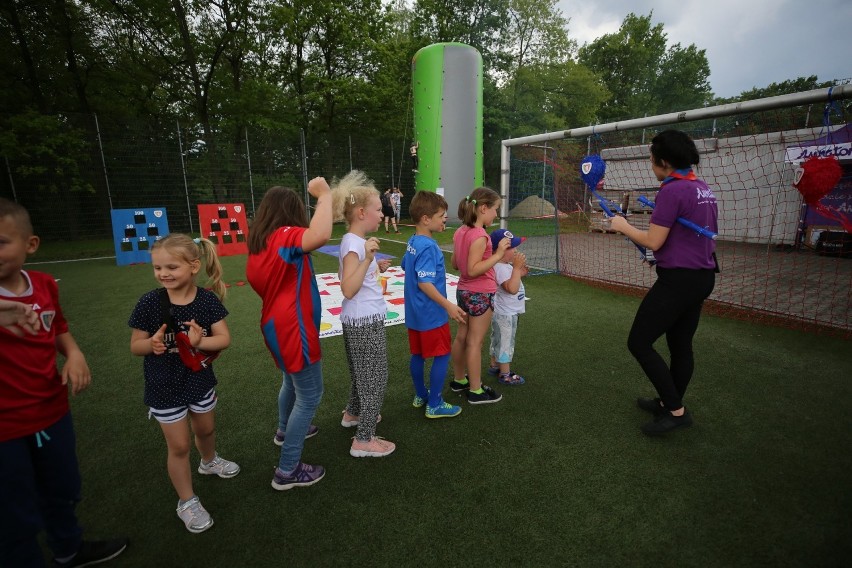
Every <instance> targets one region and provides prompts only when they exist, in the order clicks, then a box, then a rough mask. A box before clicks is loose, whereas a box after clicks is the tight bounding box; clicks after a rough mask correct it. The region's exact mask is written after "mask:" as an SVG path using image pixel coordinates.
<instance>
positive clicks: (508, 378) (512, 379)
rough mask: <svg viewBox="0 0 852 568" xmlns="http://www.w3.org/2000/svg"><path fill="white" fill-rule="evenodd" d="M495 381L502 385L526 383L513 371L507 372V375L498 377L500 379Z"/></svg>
mask: <svg viewBox="0 0 852 568" xmlns="http://www.w3.org/2000/svg"><path fill="white" fill-rule="evenodd" d="M497 380H498V381H500V384H503V385H522V384H524V383H525V382H526V381H525V380H524V378H523V377H522V376H520V375H518V374H516V373H515V372H514V371H509V373H508V374H507V375H500V378H499V379H497Z"/></svg>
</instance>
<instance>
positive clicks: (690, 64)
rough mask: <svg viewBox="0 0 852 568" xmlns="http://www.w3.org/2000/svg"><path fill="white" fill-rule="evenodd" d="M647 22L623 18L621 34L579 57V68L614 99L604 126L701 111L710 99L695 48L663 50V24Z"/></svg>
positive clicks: (704, 66)
mask: <svg viewBox="0 0 852 568" xmlns="http://www.w3.org/2000/svg"><path fill="white" fill-rule="evenodd" d="M652 15H653V12H651V14H649V15H648V16H636V15H635V14H633V13H630V14H628V15H627V17H626V18H625V19H624V21H623V22H622V24H621V27H620V28H619V30H618V31H617V32H615V33H613V34H606V35H603V36H601V37H599V38H598V39H596V40H595V41H593V42H591V43H590V44H587V45H584V46H583V47H581V48H580V51H579V62H580V63H582V64H584V65H586V66H587V67H589V68H590V69H591V70H592V71H594V72H595V73H597V74H598V75H599V76H600V77H601V80H602V81H603V84H604V85H605V86H606V88H607V89H608V90H609V92H610V93H611V94H612V98H611V99H610V100H609V101H607V102H606V103H604V105H603V107H602V108H601V111H600V114H599V119H600V120H601V121H602V122H609V121H612V120H618V119H625V118H635V117H640V116H643V115H654V114H660V113H665V112H673V111H675V110H684V109H688V108H695V107H700V106H702V105H704V104H706V103H707V102H709V100H710V98H711V91H710V84H709V82H708V78H709V77H710V65H709V64H708V63H707V57H706V53H705V51H704V50H703V49H698V48H697V47H696V46H695V45H694V44H690V45H689V46H688V47H686V48H683V47H681V45H680V44H675V45H673V46H671V47H670V48H668V49H666V41H667V36H666V34H665V32H664V31H663V24H657V25H653V26H652V25H651V17H652Z"/></svg>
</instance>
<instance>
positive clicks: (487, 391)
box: [467, 385, 503, 404]
mask: <svg viewBox="0 0 852 568" xmlns="http://www.w3.org/2000/svg"><path fill="white" fill-rule="evenodd" d="M502 398H503V395H502V394H499V393H498V392H497V391H496V390H494V389H492V388H491V387H487V386H485V385H482V392H481V393H475V392H471V391H467V401H468V402H469V403H471V404H491V403H492V402H500V400H501V399H502Z"/></svg>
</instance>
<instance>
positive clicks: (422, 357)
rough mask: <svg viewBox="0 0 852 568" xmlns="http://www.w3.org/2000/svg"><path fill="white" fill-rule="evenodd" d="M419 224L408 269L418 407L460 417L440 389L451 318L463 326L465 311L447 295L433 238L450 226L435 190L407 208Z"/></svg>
mask: <svg viewBox="0 0 852 568" xmlns="http://www.w3.org/2000/svg"><path fill="white" fill-rule="evenodd" d="M409 212H410V213H411V218H412V220H413V221H414V224H415V232H414V236H412V237H411V238H410V239H408V246H407V247H406V251H405V256H403V257H402V268H403V270H405V326H406V327H407V328H408V345H409V348H410V349H411V363H410V369H411V380H412V381H413V383H414V402H413V403H412V405H413V406H414V408H421V407H422V406H423V405H424V404H425V405H426V418H449V417H452V416H457V415H458V414H459V413H460V412H461V408H460V407H458V406H453V405H451V404H449V403H447V402H444V400H443V398H442V396H441V393H442V392H443V390H444V379H445V378H446V376H447V367H448V365H449V361H450V324H449V318H452V319H454V320H455V321H457V322H459V325H463V324H464V321H465V313H464V311H463V310H462V309H461V308H459V307H458V306H456V305H455V304H453V303H452V302H451V301H449V300H448V299H447V277H446V271H445V269H444V253H443V252H442V251H441V249H440V248H439V247H438V243H436V242H435V239H433V238H432V234H433V233H438V232H441V231H443V230H444V229H445V228H446V226H447V201H446V200H445V199H444V198H443V197H442V196H440V195H438V194H437V193H434V192H431V191H418V192H417V193H416V194H415V195H414V198H413V199H412V200H411V205H410V207H409ZM430 358H431V359H432V369H431V370H430V371H429V389H428V390H427V389H426V384H425V381H424V374H425V365H426V359H430Z"/></svg>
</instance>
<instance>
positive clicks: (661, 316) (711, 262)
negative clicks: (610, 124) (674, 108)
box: [611, 130, 718, 436]
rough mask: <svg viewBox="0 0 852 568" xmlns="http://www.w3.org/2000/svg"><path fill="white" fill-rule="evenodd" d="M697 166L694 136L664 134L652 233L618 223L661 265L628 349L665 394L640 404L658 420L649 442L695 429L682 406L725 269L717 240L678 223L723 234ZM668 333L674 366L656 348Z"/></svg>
mask: <svg viewBox="0 0 852 568" xmlns="http://www.w3.org/2000/svg"><path fill="white" fill-rule="evenodd" d="M698 161H699V156H698V150H697V149H696V147H695V143H694V142H693V141H692V139H691V138H690V137H689V136H688V135H687V134H685V133H684V132H681V131H679V130H666V131H664V132H661V133H660V134H658V135H657V136H655V137H654V139H653V140H652V141H651V169H652V170H653V172H654V175H655V176H656V177H657V180H658V181H660V183H661V184H660V190H659V192H658V193H657V201H656V207H655V208H654V212H653V213H652V214H651V222H650V225H649V227H648V230H647V231H643V230H640V229H637V228H636V227H634V226H632V225H631V224H630V223H628V222H627V220H626V219H625V218H624V217H613V218H612V219H611V221H612V229H613V230H615V231H619V232H621V233H624V234H625V235H626V236H627V237H628V238H629V239H630V240H632V241H633V242H635V243H637V244H639V245H642V246H644V247H647V248H649V249H651V250H652V251H654V257H655V258H656V259H657V266H656V268H657V281H656V282H655V283H654V285H653V286H652V287H651V289H650V290H649V291H648V294H647V295H646V296H645V298H644V299H643V300H642V303H641V305H640V306H639V310H638V311H637V312H636V317H635V319H634V320H633V327H632V328H631V329H630V336H629V337H628V339H627V347H628V349H630V352H631V353H632V354H633V356H634V357H635V358H636V360H637V361H638V362H639V365H641V367H642V370H643V371H645V374H646V375H647V376H648V378H649V379H650V380H651V382H652V383H653V385H654V388H655V389H656V390H657V394H658V397H657V398H653V399H651V398H640V399H638V401H637V403H638V404H639V407H640V408H642V409H643V410H646V411H648V412H650V413H652V414H653V415H654V421H653V422H649V423H647V424H645V425H644V426H642V432H644V433H645V434H647V435H649V436H654V435H660V434H665V433H666V432H670V431H671V430H674V429H677V428H682V427H686V426H691V425H692V415H691V414H690V412H689V411H688V410H687V409H686V407H684V406H683V396H684V395H685V394H686V387H687V386H688V385H689V380H690V379H691V378H692V371H693V368H694V367H695V361H694V358H693V354H692V338H693V336H694V335H695V330H696V329H697V328H698V320H699V318H700V317H701V306H702V305H703V303H704V300H705V299H706V298H707V297H708V296H709V295H710V293H711V292H712V291H713V286H714V285H715V283H716V272H717V271H718V268H717V264H716V256H715V249H716V242H715V241H714V240H712V239H708V238H706V237H703V236H701V235H698V234H697V233H696V232H695V231H693V230H691V229H688V228H687V227H685V226H683V225H681V224H680V223H678V222H677V218H678V217H683V218H685V219H688V220H689V221H692V222H694V223H695V224H697V225H699V226H701V227H707V228H708V229H710V230H712V231H713V232H717V231H718V227H717V224H716V222H717V216H718V209H717V206H716V196H714V195H713V192H712V191H711V190H710V188H708V187H707V184H706V183H704V182H703V181H702V180H700V179H698V178H697V177H696V176H695V172H693V171H692V166H693V165H697V164H698ZM663 334H665V336H666V343H667V344H668V347H669V351H670V353H671V363H670V364H666V361H665V360H664V359H663V358H662V357H661V356H660V354H659V353H657V351H656V350H655V349H654V342H655V341H656V340H657V339H659V338H660V337H661V336H662V335H663Z"/></svg>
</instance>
